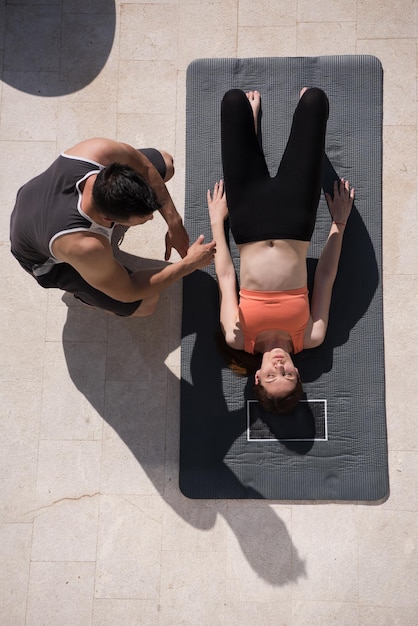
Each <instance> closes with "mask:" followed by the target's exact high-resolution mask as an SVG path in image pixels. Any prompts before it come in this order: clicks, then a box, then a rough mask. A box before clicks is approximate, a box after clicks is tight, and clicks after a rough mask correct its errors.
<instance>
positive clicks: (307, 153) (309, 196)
mask: <svg viewBox="0 0 418 626" xmlns="http://www.w3.org/2000/svg"><path fill="white" fill-rule="evenodd" d="M328 112H329V105H328V98H327V96H326V94H325V93H324V92H323V91H322V90H321V89H318V88H316V87H312V88H310V89H308V90H307V91H306V92H305V93H304V94H303V96H302V97H301V98H300V100H299V103H298V105H297V107H296V110H295V113H294V115H293V123H292V128H291V131H290V137H289V140H288V142H287V146H286V149H285V151H284V154H283V157H282V160H281V163H280V166H279V169H278V172H277V174H276V176H275V177H274V178H272V177H271V176H270V174H269V171H268V168H267V164H266V160H265V158H264V154H263V151H262V149H261V147H260V144H259V141H258V138H257V134H256V132H255V127H254V117H253V112H252V108H251V105H250V103H249V101H248V98H247V96H246V95H245V93H244V92H243V91H241V90H240V89H231V90H230V91H228V92H227V93H226V94H225V96H224V97H223V100H222V106H221V141H222V162H223V172H224V181H225V190H226V197H227V202H228V210H229V221H230V227H231V231H232V234H233V235H234V239H235V241H236V243H237V244H242V243H249V242H251V241H264V240H267V239H298V240H301V241H310V239H311V237H312V233H313V230H314V227H315V220H316V211H317V208H318V203H319V197H320V194H321V183H322V163H323V156H324V146H325V131H326V125H327V119H328Z"/></svg>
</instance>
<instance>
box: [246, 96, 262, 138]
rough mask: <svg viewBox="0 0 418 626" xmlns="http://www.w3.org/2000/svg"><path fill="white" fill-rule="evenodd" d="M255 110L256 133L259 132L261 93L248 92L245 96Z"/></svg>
mask: <svg viewBox="0 0 418 626" xmlns="http://www.w3.org/2000/svg"><path fill="white" fill-rule="evenodd" d="M245 95H246V96H247V98H248V101H249V103H250V104H251V108H252V110H253V117H254V126H255V132H256V133H257V131H258V114H259V112H260V105H261V96H260V92H259V91H247V93H246V94H245Z"/></svg>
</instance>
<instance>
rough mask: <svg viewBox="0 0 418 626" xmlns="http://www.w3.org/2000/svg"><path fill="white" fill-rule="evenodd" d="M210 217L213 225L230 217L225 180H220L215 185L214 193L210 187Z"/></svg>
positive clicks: (208, 197)
mask: <svg viewBox="0 0 418 626" xmlns="http://www.w3.org/2000/svg"><path fill="white" fill-rule="evenodd" d="M207 200H208V209H209V217H210V222H211V224H212V225H214V224H217V223H219V222H222V223H223V222H224V221H225V220H226V218H227V217H228V206H227V203H226V195H225V189H224V181H223V180H220V181H219V183H215V185H214V187H213V194H211V192H210V189H208V192H207Z"/></svg>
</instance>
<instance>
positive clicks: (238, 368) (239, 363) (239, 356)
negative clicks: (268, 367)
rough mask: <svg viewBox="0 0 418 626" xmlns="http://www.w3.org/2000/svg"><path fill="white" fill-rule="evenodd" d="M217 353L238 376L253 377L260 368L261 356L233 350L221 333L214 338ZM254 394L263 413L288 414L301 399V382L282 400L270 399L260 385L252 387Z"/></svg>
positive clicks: (299, 380)
mask: <svg viewBox="0 0 418 626" xmlns="http://www.w3.org/2000/svg"><path fill="white" fill-rule="evenodd" d="M216 341H217V344H218V348H219V351H220V352H221V354H222V356H223V357H224V359H225V361H226V363H227V365H228V367H229V369H231V370H232V371H233V372H234V373H235V374H237V375H238V376H254V375H255V373H256V371H257V370H258V369H259V368H260V366H261V361H262V358H263V355H262V354H259V353H258V354H250V353H249V352H245V351H244V350H235V349H234V348H231V347H230V346H229V345H228V344H227V343H226V341H225V337H224V335H223V333H221V332H220V333H218V335H217V337H216ZM254 394H255V396H256V398H257V400H258V402H259V403H260V404H261V406H262V407H263V409H264V410H265V411H268V412H269V413H276V414H284V413H290V411H292V410H293V409H294V408H295V407H296V406H297V404H298V403H299V400H300V399H301V397H302V394H303V387H302V381H301V379H300V378H298V381H297V383H296V386H295V388H294V389H293V390H292V391H291V392H290V394H289V395H287V396H285V397H284V398H272V397H271V396H269V395H268V394H267V392H266V390H265V389H264V387H263V386H262V385H260V384H258V385H254Z"/></svg>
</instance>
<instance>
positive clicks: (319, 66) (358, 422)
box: [180, 56, 389, 501]
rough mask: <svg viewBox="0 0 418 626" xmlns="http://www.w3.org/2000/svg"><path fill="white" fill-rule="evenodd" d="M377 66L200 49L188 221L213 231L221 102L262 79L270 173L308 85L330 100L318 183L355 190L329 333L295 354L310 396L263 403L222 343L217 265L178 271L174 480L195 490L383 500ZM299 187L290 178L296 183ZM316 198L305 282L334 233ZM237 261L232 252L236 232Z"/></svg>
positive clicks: (191, 75) (193, 82) (190, 127)
mask: <svg viewBox="0 0 418 626" xmlns="http://www.w3.org/2000/svg"><path fill="white" fill-rule="evenodd" d="M382 85H383V72H382V67H381V64H380V62H379V60H378V59H376V58H375V57H371V56H329V57H312V58H257V59H201V60H196V61H194V62H193V63H191V65H190V66H189V67H188V71H187V126H186V205H185V224H186V227H187V229H188V231H189V233H190V235H191V239H193V240H194V239H195V238H196V237H197V236H198V235H199V234H201V233H202V234H204V235H205V237H206V238H207V239H208V240H209V239H210V238H211V232H210V224H209V220H208V213H207V208H206V191H207V189H208V188H211V187H212V186H213V183H214V182H215V181H216V180H219V178H220V177H221V176H222V164H221V150H220V103H221V99H222V96H223V94H224V93H225V92H226V91H227V90H228V89H230V88H234V87H237V88H240V89H243V90H244V91H248V90H252V89H258V90H259V91H260V92H261V96H262V117H261V132H262V140H263V147H264V152H265V154H266V159H267V163H268V165H269V168H270V172H271V173H272V174H275V173H276V171H277V167H278V164H279V158H280V156H281V154H282V153H283V150H284V148H285V145H286V142H287V138H288V135H289V131H290V125H291V121H292V115H293V111H294V108H295V106H296V104H297V101H298V98H299V91H300V89H301V88H302V87H303V86H318V87H321V88H323V89H324V90H325V91H326V93H327V94H328V97H329V100H330V117H329V122H328V131H327V140H326V158H325V163H324V188H330V186H332V182H333V180H334V178H335V177H336V176H337V175H338V176H340V177H341V176H344V177H346V178H348V179H349V181H350V183H351V184H352V185H353V186H354V187H355V189H356V201H355V206H354V208H353V211H352V214H351V217H350V220H349V223H348V226H347V229H346V233H345V237H344V244H343V251H342V255H341V261H340V267H339V272H338V277H337V280H336V283H335V286H334V291H333V298H332V305H331V312H330V323H329V328H328V332H327V336H326V340H325V342H324V344H323V345H322V346H320V347H319V348H317V349H315V350H307V351H304V352H302V353H301V354H299V355H296V357H295V362H296V365H297V366H298V367H299V370H300V372H301V375H302V380H303V384H304V390H305V393H306V397H305V398H304V401H303V402H301V403H300V405H299V407H298V409H297V411H296V412H295V414H293V415H291V416H285V417H281V416H272V415H268V414H265V413H264V412H263V411H262V410H261V409H260V407H259V405H258V403H257V402H255V401H254V395H253V391H252V387H253V382H252V380H251V381H249V380H247V379H246V378H244V379H240V378H237V377H236V376H235V375H234V374H233V373H232V372H231V371H230V370H228V369H227V368H226V366H225V363H224V361H223V359H222V357H221V355H220V354H219V352H218V350H217V346H216V339H215V337H216V334H217V332H218V331H219V313H218V309H219V302H218V290H217V285H216V281H215V273H214V268H213V267H210V268H207V269H205V270H202V271H199V272H195V273H194V274H192V275H191V276H189V277H187V278H186V279H185V280H184V284H183V326H182V342H181V351H182V352H181V353H182V357H181V360H182V372H181V373H182V378H181V429H180V488H181V491H182V492H183V494H185V495H186V496H188V497H190V498H266V499H271V500H350V501H352V500H357V501H368V500H378V499H382V498H384V497H385V496H386V494H387V493H388V488H389V485H388V466H387V442H386V416H385V386H384V344H383V316H382V285H381V260H382V250H381V208H382V207H381V178H382V91H383V87H382ZM296 191H297V190H295V193H296ZM329 226H330V216H329V212H328V209H327V206H326V202H325V199H324V198H323V197H322V198H321V202H320V206H319V209H318V219H317V224H316V229H315V233H314V237H313V240H312V243H311V246H310V249H309V253H308V271H309V276H310V279H309V280H310V282H309V285H311V281H312V274H313V270H314V268H315V264H316V261H317V259H318V256H319V255H320V252H321V250H322V247H323V245H324V243H325V240H326V237H327V235H328V232H329ZM230 244H231V252H232V255H233V258H234V262H235V264H236V267H237V268H238V263H239V261H238V255H237V251H236V248H235V244H234V242H233V239H232V237H231V238H230Z"/></svg>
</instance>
